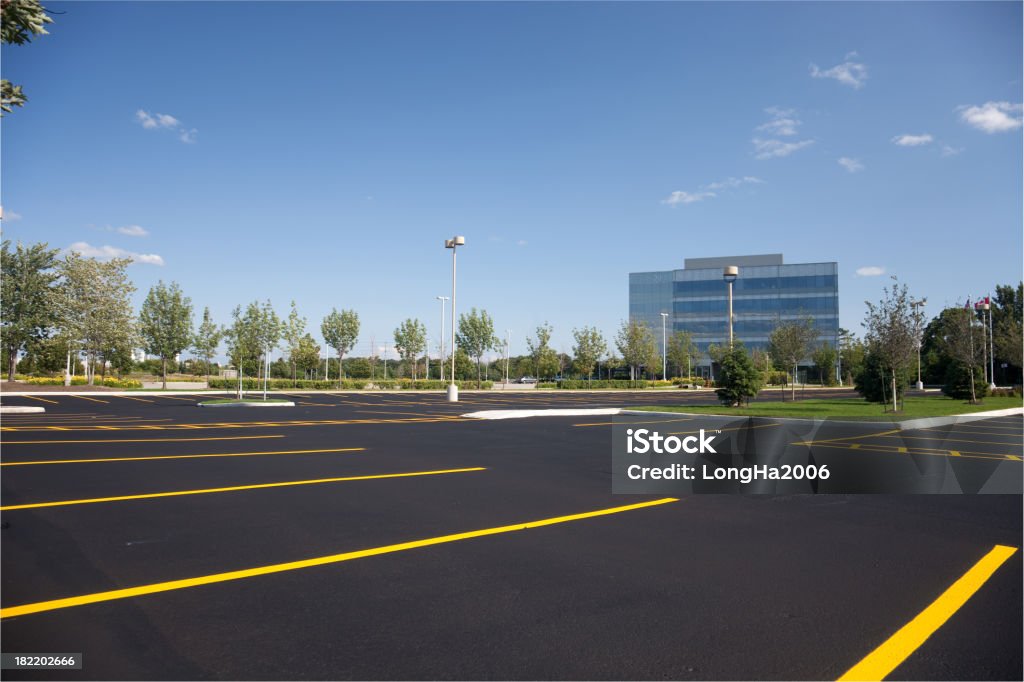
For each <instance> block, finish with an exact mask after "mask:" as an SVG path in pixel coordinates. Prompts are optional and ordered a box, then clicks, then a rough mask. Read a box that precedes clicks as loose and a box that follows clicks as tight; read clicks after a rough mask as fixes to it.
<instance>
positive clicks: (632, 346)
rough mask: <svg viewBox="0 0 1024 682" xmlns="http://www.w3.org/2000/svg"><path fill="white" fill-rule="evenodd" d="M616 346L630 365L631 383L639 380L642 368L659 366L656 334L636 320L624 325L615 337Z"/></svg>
mask: <svg viewBox="0 0 1024 682" xmlns="http://www.w3.org/2000/svg"><path fill="white" fill-rule="evenodd" d="M615 345H616V347H618V349H619V352H620V353H622V359H623V361H624V362H625V363H626V364H627V365H629V376H630V380H631V381H636V380H637V377H638V376H639V373H640V368H641V367H647V368H650V367H653V366H655V365H657V364H658V346H657V345H656V344H655V342H654V334H652V333H651V330H650V329H648V328H647V326H646V325H643V324H640V323H639V322H637V321H636V320H629V321H627V322H623V323H622V325H621V326H620V327H619V333H618V334H617V335H616V336H615Z"/></svg>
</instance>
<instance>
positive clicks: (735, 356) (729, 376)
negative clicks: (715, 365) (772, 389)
mask: <svg viewBox="0 0 1024 682" xmlns="http://www.w3.org/2000/svg"><path fill="white" fill-rule="evenodd" d="M720 366H721V369H720V371H719V373H718V381H717V383H716V385H717V386H718V388H717V389H716V390H715V393H716V394H717V395H718V399H719V400H721V401H722V403H723V404H725V405H729V406H730V407H739V406H740V405H741V404H743V402H744V401H747V402H749V401H750V399H751V398H753V397H755V396H757V393H758V391H760V390H761V386H762V382H763V375H762V373H761V370H759V369H757V367H755V366H754V362H753V361H752V360H751V359H750V355H748V354H747V349H746V348H744V347H743V344H742V343H740V342H738V341H737V342H735V343H733V346H732V348H731V349H729V350H728V351H726V353H725V355H724V356H723V357H722V360H721V363H720Z"/></svg>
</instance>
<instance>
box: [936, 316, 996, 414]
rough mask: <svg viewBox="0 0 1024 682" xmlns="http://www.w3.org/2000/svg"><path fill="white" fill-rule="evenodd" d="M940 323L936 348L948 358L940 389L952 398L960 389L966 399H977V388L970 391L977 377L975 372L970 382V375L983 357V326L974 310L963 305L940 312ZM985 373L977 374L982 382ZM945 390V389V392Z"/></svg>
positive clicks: (985, 339)
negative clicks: (963, 391) (941, 317)
mask: <svg viewBox="0 0 1024 682" xmlns="http://www.w3.org/2000/svg"><path fill="white" fill-rule="evenodd" d="M943 313H944V315H943V323H942V327H941V328H940V330H939V333H940V336H939V340H938V341H939V342H938V347H939V350H941V351H942V353H943V354H944V355H945V356H946V358H947V359H948V360H947V362H946V363H945V364H946V375H945V381H944V382H943V383H944V385H943V389H942V390H943V392H946V395H949V396H951V397H953V394H954V393H956V394H957V395H958V396H959V394H960V392H961V391H962V390H966V392H967V396H966V399H970V401H971V402H976V401H977V398H978V397H980V396H978V395H977V393H976V391H973V390H972V389H973V384H976V383H977V381H978V380H979V375H978V374H977V373H975V375H974V381H973V382H972V381H971V374H972V373H973V372H974V370H975V368H977V367H978V366H979V365H980V364H981V363H982V359H983V358H984V348H985V344H986V342H987V338H986V337H987V335H986V332H985V328H984V327H983V326H982V325H980V324H978V323H977V319H976V316H975V313H974V311H973V310H968V309H966V308H962V307H960V306H959V305H958V306H956V307H955V308H949V309H947V310H944V311H943ZM984 376H985V373H984V370H982V371H981V374H980V377H981V378H982V383H983V384H984V380H983V378H984ZM947 391H948V392H947Z"/></svg>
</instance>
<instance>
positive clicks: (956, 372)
mask: <svg viewBox="0 0 1024 682" xmlns="http://www.w3.org/2000/svg"><path fill="white" fill-rule="evenodd" d="M942 393H943V394H944V395H946V396H948V397H950V398H953V399H955V400H970V399H971V373H970V371H969V370H968V368H967V365H965V364H963V363H961V362H950V363H949V364H948V365H946V383H944V384H943V385H942ZM974 395H975V397H976V398H977V399H978V400H981V399H982V398H984V397H985V396H986V395H988V384H987V383H985V372H984V370H983V369H982V368H981V367H975V368H974Z"/></svg>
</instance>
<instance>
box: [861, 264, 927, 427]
mask: <svg viewBox="0 0 1024 682" xmlns="http://www.w3.org/2000/svg"><path fill="white" fill-rule="evenodd" d="M895 280H896V278H895V277H894V278H893V284H892V287H890V288H889V289H886V290H885V295H884V296H883V298H882V299H881V300H880V301H879V302H878V303H877V304H876V303H871V302H870V301H865V302H864V304H865V305H866V306H867V307H868V311H867V314H866V315H865V316H864V323H863V324H864V327H865V329H866V330H867V331H866V333H865V335H864V339H865V341H866V342H867V345H868V348H869V351H868V353H869V355H871V356H873V357H874V358H875V359H876V360H877V361H878V364H879V366H880V367H881V368H882V369H884V370H885V371H887V372H888V374H889V388H888V389H887V390H888V392H889V395H890V397H891V398H892V401H893V411H896V409H897V405H896V401H897V400H898V399H899V396H900V395H901V394H902V390H903V388H902V387H901V386H900V385H899V384H900V380H901V378H902V379H903V380H905V379H906V375H907V374H908V373H909V371H910V368H911V366H912V365H914V364H916V358H917V341H918V337H919V334H920V332H921V318H920V313H919V312H915V311H914V307H913V305H912V304H913V302H914V301H913V299H912V298H911V297H910V293H909V292H908V290H907V285H906V284H904V285H903V286H902V287H901V286H900V285H899V284H898V283H897V282H896V281H895ZM894 384H895V386H894ZM869 390H870V389H869Z"/></svg>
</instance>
